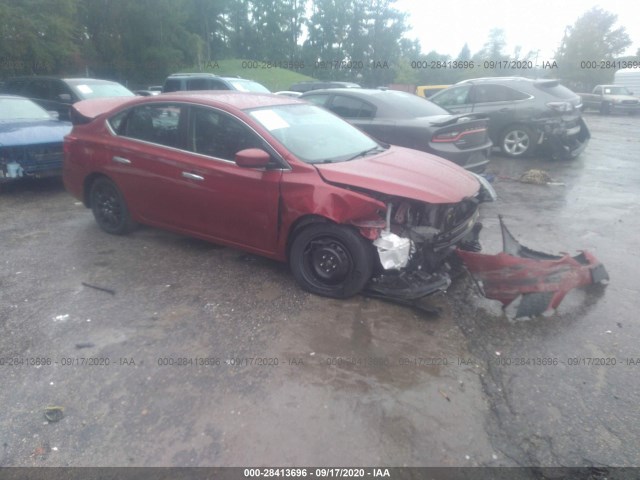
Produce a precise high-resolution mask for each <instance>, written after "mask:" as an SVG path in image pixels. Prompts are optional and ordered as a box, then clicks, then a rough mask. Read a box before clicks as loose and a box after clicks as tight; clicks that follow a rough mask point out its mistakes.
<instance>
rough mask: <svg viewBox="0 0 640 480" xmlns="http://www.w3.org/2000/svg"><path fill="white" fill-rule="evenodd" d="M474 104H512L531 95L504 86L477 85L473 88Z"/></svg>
mask: <svg viewBox="0 0 640 480" xmlns="http://www.w3.org/2000/svg"><path fill="white" fill-rule="evenodd" d="M472 97H473V101H474V103H492V102H512V101H516V100H524V99H526V98H529V95H527V94H525V93H522V92H519V91H517V90H514V89H513V88H509V87H506V86H504V85H490V84H486V85H484V84H483V85H475V86H474V87H473V95H472Z"/></svg>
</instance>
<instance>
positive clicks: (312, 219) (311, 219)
mask: <svg viewBox="0 0 640 480" xmlns="http://www.w3.org/2000/svg"><path fill="white" fill-rule="evenodd" d="M316 223H335V222H332V221H331V220H329V219H328V218H325V217H321V216H320V215H305V216H304V217H300V218H299V219H297V220H296V221H295V222H293V225H291V228H289V235H288V236H287V249H286V255H287V261H288V259H289V253H290V250H291V244H292V243H293V240H294V239H295V238H296V236H297V235H298V234H299V233H300V232H301V231H302V230H304V229H305V228H306V227H308V226H309V225H313V224H316Z"/></svg>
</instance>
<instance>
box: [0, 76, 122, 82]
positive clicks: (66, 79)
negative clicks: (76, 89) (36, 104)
mask: <svg viewBox="0 0 640 480" xmlns="http://www.w3.org/2000/svg"><path fill="white" fill-rule="evenodd" d="M12 80H62V81H63V82H68V81H73V82H104V83H118V82H116V81H115V80H105V79H103V78H87V77H56V76H51V75H22V76H18V77H11V78H9V79H7V81H12Z"/></svg>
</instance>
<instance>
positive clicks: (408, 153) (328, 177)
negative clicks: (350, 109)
mask: <svg viewBox="0 0 640 480" xmlns="http://www.w3.org/2000/svg"><path fill="white" fill-rule="evenodd" d="M314 166H315V167H316V168H317V170H318V172H319V173H320V175H321V176H322V178H323V179H324V180H325V181H326V182H328V183H333V184H337V185H342V186H351V187H356V188H361V189H364V190H370V191H375V192H380V193H384V194H387V195H393V196H399V197H404V198H410V199H414V200H419V201H421V202H427V203H457V202H460V201H461V200H462V199H464V198H466V197H473V196H474V195H475V194H476V193H478V190H479V189H480V184H479V183H478V180H476V178H475V177H474V176H473V175H471V174H470V173H468V172H467V171H466V170H464V169H463V168H462V167H459V166H458V165H456V164H454V163H452V162H449V161H448V160H445V159H443V158H440V157H436V156H435V155H431V154H429V153H424V152H419V151H417V150H411V149H409V148H402V147H395V146H392V147H390V148H389V149H388V150H386V151H385V152H383V153H380V154H378V155H375V156H370V157H363V158H358V159H355V160H350V161H347V162H339V163H330V164H316V165H314Z"/></svg>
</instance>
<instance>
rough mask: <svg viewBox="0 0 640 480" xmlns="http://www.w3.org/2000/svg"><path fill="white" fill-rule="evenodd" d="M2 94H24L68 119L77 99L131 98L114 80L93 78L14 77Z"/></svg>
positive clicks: (130, 93)
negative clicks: (70, 109)
mask: <svg viewBox="0 0 640 480" xmlns="http://www.w3.org/2000/svg"><path fill="white" fill-rule="evenodd" d="M2 91H3V92H4V93H10V94H12V95H20V96H22V97H27V98H29V99H31V100H33V101H34V102H36V103H37V104H38V105H40V106H41V107H42V108H44V109H45V110H48V111H55V112H58V116H59V118H61V119H63V120H68V119H69V108H70V107H71V105H72V104H74V103H76V102H79V101H80V100H87V99H90V98H102V97H133V96H134V94H133V92H131V91H130V90H128V89H127V88H125V87H123V86H122V85H120V84H119V83H117V82H111V81H109V80H99V79H96V78H57V77H39V76H32V77H14V78H10V79H9V80H7V81H6V82H5V83H4V85H3V86H2Z"/></svg>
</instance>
